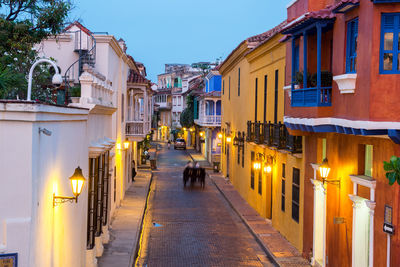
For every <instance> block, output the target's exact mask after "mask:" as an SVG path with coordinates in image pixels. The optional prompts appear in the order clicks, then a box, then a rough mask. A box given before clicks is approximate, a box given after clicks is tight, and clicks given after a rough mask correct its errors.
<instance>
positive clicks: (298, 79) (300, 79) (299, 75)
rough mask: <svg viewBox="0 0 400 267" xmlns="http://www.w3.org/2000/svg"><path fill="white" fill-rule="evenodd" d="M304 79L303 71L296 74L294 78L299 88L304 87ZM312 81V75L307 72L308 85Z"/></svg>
mask: <svg viewBox="0 0 400 267" xmlns="http://www.w3.org/2000/svg"><path fill="white" fill-rule="evenodd" d="M303 78H304V73H303V71H298V72H296V74H295V76H294V82H295V84H298V85H299V86H303ZM310 80H311V75H310V74H309V73H308V72H307V84H308V83H309V82H310Z"/></svg>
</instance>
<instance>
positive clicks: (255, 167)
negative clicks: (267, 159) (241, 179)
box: [253, 161, 261, 170]
mask: <svg viewBox="0 0 400 267" xmlns="http://www.w3.org/2000/svg"><path fill="white" fill-rule="evenodd" d="M253 168H254V169H255V170H259V169H261V163H260V162H258V161H255V162H254V163H253Z"/></svg>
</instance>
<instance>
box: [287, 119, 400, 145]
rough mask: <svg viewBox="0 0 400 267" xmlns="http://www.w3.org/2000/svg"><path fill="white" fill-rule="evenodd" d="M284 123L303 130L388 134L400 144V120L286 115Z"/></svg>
mask: <svg viewBox="0 0 400 267" xmlns="http://www.w3.org/2000/svg"><path fill="white" fill-rule="evenodd" d="M284 123H285V125H286V127H287V128H289V129H291V130H299V131H302V132H312V133H340V134H352V135H360V136H388V137H389V138H390V139H392V141H393V142H395V143H396V144H400V122H388V121H355V120H347V119H340V118H293V117H284Z"/></svg>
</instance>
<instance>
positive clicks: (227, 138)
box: [226, 136, 232, 144]
mask: <svg viewBox="0 0 400 267" xmlns="http://www.w3.org/2000/svg"><path fill="white" fill-rule="evenodd" d="M226 142H227V143H228V144H230V143H231V142H232V137H230V136H227V137H226Z"/></svg>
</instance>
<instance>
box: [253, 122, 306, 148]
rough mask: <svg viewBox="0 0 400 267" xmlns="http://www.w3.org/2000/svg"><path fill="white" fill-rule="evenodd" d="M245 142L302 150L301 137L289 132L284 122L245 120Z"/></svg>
mask: <svg viewBox="0 0 400 267" xmlns="http://www.w3.org/2000/svg"><path fill="white" fill-rule="evenodd" d="M246 141H247V142H254V143H256V144H264V145H267V146H269V147H275V148H277V149H283V150H288V151H290V152H292V153H301V152H302V137H301V136H292V135H290V134H289V132H288V130H287V128H286V126H285V124H282V123H281V122H279V123H271V122H265V123H261V122H252V121H248V122H247V138H246Z"/></svg>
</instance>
